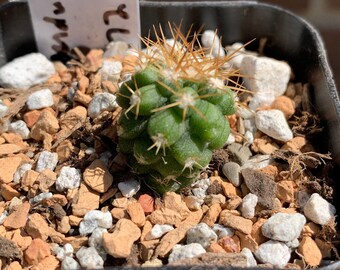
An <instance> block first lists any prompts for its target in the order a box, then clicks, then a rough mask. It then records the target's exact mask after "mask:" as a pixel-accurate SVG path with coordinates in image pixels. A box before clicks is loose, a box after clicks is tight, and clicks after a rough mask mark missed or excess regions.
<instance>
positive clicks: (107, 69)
mask: <svg viewBox="0 0 340 270" xmlns="http://www.w3.org/2000/svg"><path fill="white" fill-rule="evenodd" d="M122 70H123V65H122V63H121V62H120V61H113V60H105V59H104V61H103V65H102V67H101V69H100V73H101V74H102V80H103V81H111V82H117V81H118V80H119V78H120V73H121V72H122Z"/></svg>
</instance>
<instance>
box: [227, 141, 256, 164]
mask: <svg viewBox="0 0 340 270" xmlns="http://www.w3.org/2000/svg"><path fill="white" fill-rule="evenodd" d="M227 149H228V150H229V151H230V153H231V154H232V158H233V159H234V160H235V162H237V163H239V164H240V165H243V164H244V163H246V161H247V160H248V159H249V158H250V157H251V156H252V155H253V154H252V153H251V151H250V149H249V147H247V146H243V145H242V144H239V143H232V144H230V145H228V147H227Z"/></svg>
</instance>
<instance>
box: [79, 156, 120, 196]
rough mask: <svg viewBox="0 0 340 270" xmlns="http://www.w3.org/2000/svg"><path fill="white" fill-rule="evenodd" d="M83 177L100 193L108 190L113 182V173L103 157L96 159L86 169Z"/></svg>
mask: <svg viewBox="0 0 340 270" xmlns="http://www.w3.org/2000/svg"><path fill="white" fill-rule="evenodd" d="M83 179H84V181H85V183H86V184H87V185H88V186H89V187H91V188H92V189H93V190H95V191H97V192H100V193H104V192H106V191H107V190H108V189H109V188H110V187H111V185H112V182H113V177H112V175H111V174H110V172H109V170H108V169H107V167H106V165H105V163H104V161H102V160H101V159H96V160H94V161H93V162H92V163H91V165H90V166H89V167H87V168H86V169H85V171H84V173H83Z"/></svg>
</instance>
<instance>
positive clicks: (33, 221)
mask: <svg viewBox="0 0 340 270" xmlns="http://www.w3.org/2000/svg"><path fill="white" fill-rule="evenodd" d="M25 230H26V232H27V233H28V234H29V235H30V236H32V238H40V239H42V240H44V241H45V240H47V238H48V236H49V234H50V228H49V226H48V223H47V221H46V220H45V218H44V217H43V216H42V215H40V214H38V213H33V214H31V215H30V216H29V217H28V221H27V223H26V227H25Z"/></svg>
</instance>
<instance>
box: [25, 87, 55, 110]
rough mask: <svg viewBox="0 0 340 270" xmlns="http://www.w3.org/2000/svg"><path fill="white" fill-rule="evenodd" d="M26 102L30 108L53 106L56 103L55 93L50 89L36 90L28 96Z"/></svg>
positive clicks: (37, 108)
mask: <svg viewBox="0 0 340 270" xmlns="http://www.w3.org/2000/svg"><path fill="white" fill-rule="evenodd" d="M26 104H27V107H28V109H29V110H39V109H42V108H47V107H51V106H52V105H53V104H54V100H53V93H52V91H51V90H50V89H42V90H39V91H36V92H34V93H32V94H31V95H30V96H29V97H28V99H27V101H26Z"/></svg>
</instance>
